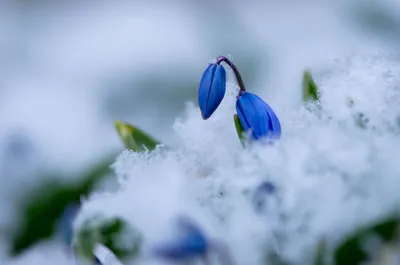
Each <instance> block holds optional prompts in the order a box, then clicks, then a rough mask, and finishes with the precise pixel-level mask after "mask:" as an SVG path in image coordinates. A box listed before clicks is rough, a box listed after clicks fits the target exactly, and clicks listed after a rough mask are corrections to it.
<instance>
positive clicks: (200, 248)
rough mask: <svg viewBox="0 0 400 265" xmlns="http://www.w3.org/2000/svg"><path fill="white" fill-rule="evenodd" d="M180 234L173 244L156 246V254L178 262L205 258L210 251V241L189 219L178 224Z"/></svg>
mask: <svg viewBox="0 0 400 265" xmlns="http://www.w3.org/2000/svg"><path fill="white" fill-rule="evenodd" d="M177 228H178V229H179V233H178V235H177V237H176V238H175V239H174V240H173V241H172V242H167V243H163V244H161V245H158V246H156V248H155V249H154V254H155V255H156V256H158V257H161V258H164V259H167V260H171V261H177V260H186V259H190V258H194V257H199V256H204V255H205V254H206V252H207V250H208V241H207V239H206V237H205V235H204V234H203V232H202V231H201V230H200V228H199V227H197V226H196V225H195V224H194V223H192V221H190V220H189V219H182V220H180V222H179V223H178V227H177Z"/></svg>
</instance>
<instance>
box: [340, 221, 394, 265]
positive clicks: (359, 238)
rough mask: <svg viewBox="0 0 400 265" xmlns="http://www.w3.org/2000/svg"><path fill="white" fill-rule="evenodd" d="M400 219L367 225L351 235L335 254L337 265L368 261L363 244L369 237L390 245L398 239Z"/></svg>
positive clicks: (353, 264)
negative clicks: (373, 236) (377, 237)
mask: <svg viewBox="0 0 400 265" xmlns="http://www.w3.org/2000/svg"><path fill="white" fill-rule="evenodd" d="M398 232H399V219H398V218H397V216H389V217H387V218H385V219H383V220H380V221H378V222H375V223H373V224H371V225H367V226H365V227H363V228H361V229H359V230H358V231H355V232H354V233H352V234H350V235H349V236H348V237H347V238H346V239H345V240H343V242H342V243H341V244H339V246H337V247H336V249H335V252H334V260H335V265H348V264H352V265H358V264H363V263H365V262H366V261H368V254H367V253H366V252H365V251H364V250H363V248H362V246H363V242H364V240H365V239H366V237H367V236H369V235H377V236H379V237H380V238H381V240H382V241H383V243H389V242H391V241H392V240H395V239H396V237H398V235H399V234H398Z"/></svg>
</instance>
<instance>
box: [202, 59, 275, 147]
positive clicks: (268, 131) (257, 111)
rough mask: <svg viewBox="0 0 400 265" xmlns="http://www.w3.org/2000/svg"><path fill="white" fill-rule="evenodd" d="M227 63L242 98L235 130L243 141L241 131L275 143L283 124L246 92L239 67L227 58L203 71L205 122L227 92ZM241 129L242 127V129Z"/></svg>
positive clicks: (238, 101)
mask: <svg viewBox="0 0 400 265" xmlns="http://www.w3.org/2000/svg"><path fill="white" fill-rule="evenodd" d="M222 62H225V63H226V64H228V65H229V67H230V68H231V69H232V70H233V72H234V74H235V77H236V80H237V83H238V86H239V89H240V91H239V94H238V96H237V101H236V111H237V117H236V116H235V117H236V118H235V127H236V130H238V128H240V130H238V135H239V138H240V139H241V141H242V130H243V131H244V132H246V133H248V134H250V139H251V140H261V139H267V140H276V139H279V138H280V136H281V124H280V121H279V119H278V117H277V116H276V114H275V112H274V111H273V110H272V108H271V107H270V106H269V105H268V104H267V103H266V102H265V101H264V100H262V99H261V98H260V97H259V96H257V95H255V94H253V93H249V92H246V88H245V85H244V82H243V79H242V77H241V75H240V73H239V70H238V69H237V68H236V66H235V65H234V64H233V63H232V61H230V60H229V59H228V58H226V57H225V56H219V57H218V58H217V60H216V63H213V64H210V65H209V66H208V68H207V69H206V70H205V71H204V73H203V76H202V78H201V81H200V87H199V95H198V97H199V106H200V110H201V115H202V117H203V119H205V120H206V119H208V118H209V117H210V116H211V115H212V114H213V113H214V112H215V110H216V109H217V108H218V106H219V105H220V103H221V101H222V99H223V98H224V95H225V91H226V84H225V83H226V72H225V69H224V68H223V67H222V66H221V63H222ZM240 125H241V126H240Z"/></svg>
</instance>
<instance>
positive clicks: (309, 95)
mask: <svg viewBox="0 0 400 265" xmlns="http://www.w3.org/2000/svg"><path fill="white" fill-rule="evenodd" d="M303 100H304V101H318V100H319V94H318V87H317V85H316V84H315V82H314V80H313V78H312V75H311V72H310V71H309V70H306V71H304V73H303Z"/></svg>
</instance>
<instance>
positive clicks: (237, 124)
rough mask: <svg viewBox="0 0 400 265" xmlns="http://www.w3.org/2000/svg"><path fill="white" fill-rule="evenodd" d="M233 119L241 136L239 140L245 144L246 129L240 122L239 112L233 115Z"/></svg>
mask: <svg viewBox="0 0 400 265" xmlns="http://www.w3.org/2000/svg"><path fill="white" fill-rule="evenodd" d="M233 121H234V123H235V128H236V132H237V135H238V137H239V140H240V142H241V143H242V145H243V144H244V136H245V131H244V128H243V126H242V124H241V123H240V120H239V117H238V115H237V114H235V115H233Z"/></svg>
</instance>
